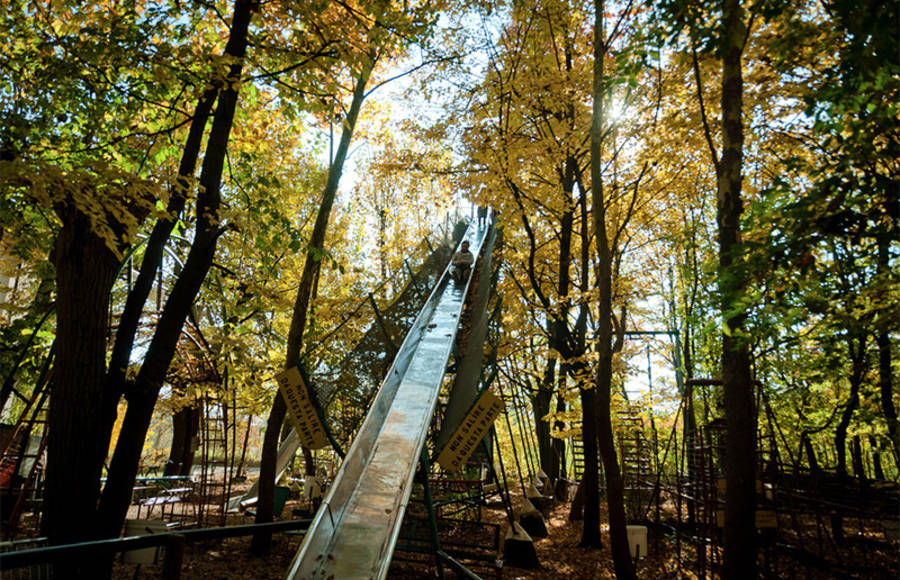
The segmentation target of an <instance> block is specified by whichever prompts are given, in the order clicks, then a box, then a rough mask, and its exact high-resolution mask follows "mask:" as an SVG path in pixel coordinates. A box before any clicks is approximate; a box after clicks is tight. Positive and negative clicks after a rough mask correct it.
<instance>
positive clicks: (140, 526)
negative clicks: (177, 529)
mask: <svg viewBox="0 0 900 580" xmlns="http://www.w3.org/2000/svg"><path fill="white" fill-rule="evenodd" d="M164 533H166V523H165V522H164V521H162V520H125V534H124V536H125V537H128V536H147V535H151V534H164ZM158 554H159V546H157V547H153V548H141V549H140V550H128V551H127V552H124V553H123V554H122V561H123V562H127V563H129V564H155V563H156V557H157V555H158Z"/></svg>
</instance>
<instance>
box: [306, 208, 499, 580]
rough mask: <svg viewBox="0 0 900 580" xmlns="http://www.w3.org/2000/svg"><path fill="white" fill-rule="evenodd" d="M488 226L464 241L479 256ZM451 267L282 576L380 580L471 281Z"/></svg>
mask: <svg viewBox="0 0 900 580" xmlns="http://www.w3.org/2000/svg"><path fill="white" fill-rule="evenodd" d="M487 231H488V229H487V228H479V227H477V226H476V225H474V224H472V225H470V226H469V228H468V230H467V232H466V235H465V236H464V238H463V239H464V240H467V241H468V242H469V243H470V245H471V246H472V251H473V253H474V254H476V255H477V254H479V253H480V251H481V247H482V244H483V242H484V239H485V238H486V233H487ZM451 268H452V265H449V264H448V266H447V267H446V268H445V270H444V272H443V274H442V276H441V278H440V281H439V282H438V284H437V285H435V288H434V289H433V291H432V293H431V295H430V296H429V298H428V300H427V301H426V302H425V305H424V306H423V307H422V309H421V310H420V312H419V314H418V316H417V317H416V320H415V322H413V325H412V327H411V329H410V331H409V333H408V334H407V335H406V338H405V339H404V341H403V344H402V345H401V346H400V348H399V350H398V353H397V356H396V357H395V359H394V362H393V364H392V365H391V368H390V370H389V371H388V374H387V377H386V378H385V380H384V381H383V382H382V384H381V387H380V388H379V389H378V392H377V394H376V396H375V399H374V401H373V403H372V405H371V407H370V408H369V411H368V413H367V415H366V418H365V421H364V422H363V425H362V427H361V428H360V430H359V432H358V433H357V436H356V438H355V439H354V441H353V444H352V445H351V447H350V450H349V451H348V453H347V457H346V459H345V460H344V462H343V464H342V465H341V468H340V470H339V471H338V474H337V476H336V477H335V480H334V483H333V484H332V485H331V487H330V489H329V491H328V494H327V496H326V497H325V500H324V501H323V503H322V506H321V507H320V509H319V511H318V512H317V513H316V516H315V518H314V519H313V522H312V524H311V525H310V528H309V531H308V533H307V534H306V537H305V538H304V541H303V544H302V545H301V547H300V549H299V550H298V551H297V555H296V556H295V558H294V561H293V562H292V564H291V567H290V569H289V571H288V578H312V577H320V576H321V577H323V578H324V577H328V576H329V574H332V575H333V576H334V577H335V578H350V577H367V578H370V577H375V578H382V577H384V575H385V574H386V573H387V568H388V565H389V564H390V559H391V556H392V554H393V551H394V547H395V545H396V542H397V536H398V535H399V532H400V522H401V521H402V519H403V514H404V513H405V511H406V506H407V502H408V499H409V495H410V492H411V491H412V480H413V476H414V474H415V471H416V467H417V465H418V460H419V457H420V454H421V452H422V448H423V446H424V445H425V438H426V436H427V433H428V427H429V425H430V423H431V417H432V415H433V414H434V409H435V406H436V404H437V396H438V392H439V391H440V385H441V381H442V378H443V376H444V371H445V368H446V365H447V359H448V358H449V355H450V352H451V349H452V346H453V343H454V341H455V339H456V332H457V329H458V323H459V319H460V317H461V315H462V309H463V304H464V302H465V297H466V295H467V292H468V287H469V283H470V282H471V276H469V279H468V280H467V281H466V284H465V285H464V287H462V288H460V287H457V286H455V285H454V284H453V283H452V282H451V281H450V270H451Z"/></svg>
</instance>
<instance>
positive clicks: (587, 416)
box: [576, 385, 603, 548]
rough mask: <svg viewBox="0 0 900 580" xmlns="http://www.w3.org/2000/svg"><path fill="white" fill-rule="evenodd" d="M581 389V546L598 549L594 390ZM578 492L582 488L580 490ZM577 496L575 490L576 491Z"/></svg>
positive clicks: (598, 518) (598, 503)
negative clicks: (582, 456) (582, 468)
mask: <svg viewBox="0 0 900 580" xmlns="http://www.w3.org/2000/svg"><path fill="white" fill-rule="evenodd" d="M585 387H587V388H584V387H583V388H581V413H582V420H581V441H582V447H583V449H584V473H583V474H582V475H581V486H580V487H581V488H583V491H582V493H583V494H584V496H583V497H584V525H583V527H582V533H581V545H582V546H583V547H585V548H599V547H601V546H602V545H603V541H602V538H601V536H600V466H599V462H598V459H599V449H598V448H597V432H598V430H599V425H598V417H597V390H596V389H595V388H593V385H585ZM579 491H581V490H579ZM576 497H577V492H576Z"/></svg>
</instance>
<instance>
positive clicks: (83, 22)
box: [0, 0, 900, 577]
mask: <svg viewBox="0 0 900 580" xmlns="http://www.w3.org/2000/svg"><path fill="white" fill-rule="evenodd" d="M897 22H898V8H897V3H896V2H880V1H877V0H869V1H856V0H826V1H822V2H811V1H792V0H778V1H756V2H742V1H739V0H726V1H725V2H707V1H702V2H688V1H684V0H666V1H663V2H640V1H627V2H622V1H615V2H612V1H604V0H595V1H594V2H572V1H567V0H531V1H516V2H508V1H503V0H501V1H496V2H495V1H489V0H485V1H480V2H476V3H468V2H455V1H453V0H441V1H437V2H419V1H405V2H395V1H391V0H352V1H346V2H345V1H338V2H331V1H328V0H316V1H313V2H294V1H291V0H270V1H265V2H259V1H251V0H231V1H225V0H217V1H213V2H200V1H174V0H172V1H170V0H157V1H119V0H108V1H104V2H94V3H83V2H74V1H67V0H54V1H52V2H32V1H27V0H11V1H9V2H7V3H6V8H5V9H4V11H3V13H2V14H0V30H2V32H3V37H4V39H5V41H4V42H3V43H2V44H0V283H3V284H5V285H0V325H2V328H0V381H2V384H3V386H2V392H0V411H2V415H0V417H2V420H3V422H5V423H15V422H16V421H17V420H18V419H19V417H20V415H21V414H22V413H23V409H24V408H25V402H26V401H27V400H28V398H29V396H30V393H35V392H37V389H39V388H42V387H40V385H42V384H44V383H46V382H47V380H48V379H47V368H49V366H50V365H51V361H52V368H53V372H52V395H51V396H50V399H49V400H50V403H49V422H50V424H51V425H54V426H55V427H53V428H51V429H50V431H49V438H48V443H47V454H48V455H47V471H46V477H47V480H46V481H47V483H46V487H45V493H46V501H45V503H44V509H45V515H44V520H43V529H44V532H45V533H46V534H47V535H49V537H50V538H51V542H54V543H64V542H68V541H76V540H84V539H92V538H101V537H109V536H115V535H118V533H119V529H120V528H121V525H122V521H123V519H124V517H125V512H126V511H127V506H128V499H129V498H130V491H131V488H132V486H133V484H134V480H135V477H136V475H137V473H138V470H139V469H140V466H141V465H142V456H144V460H143V462H144V463H146V457H147V456H146V455H145V453H146V450H145V448H149V444H148V443H146V442H147V441H149V440H150V438H149V437H148V432H152V431H153V430H154V429H157V428H158V427H155V425H158V424H159V423H160V421H163V424H165V425H169V424H170V423H169V421H171V425H172V426H173V427H172V428H173V429H175V430H176V431H177V430H178V429H180V428H181V427H178V426H179V425H185V427H184V428H185V429H187V428H188V427H186V425H188V424H189V423H191V421H193V419H190V413H191V412H192V411H191V409H194V408H197V405H198V401H199V400H200V399H201V398H202V397H204V396H207V394H208V393H210V392H213V393H228V396H229V397H232V398H233V400H234V401H235V403H234V404H235V405H236V406H238V407H240V408H241V409H243V412H245V413H246V414H247V415H255V416H257V417H259V416H263V417H264V416H269V426H268V432H267V443H265V445H262V444H261V446H262V453H263V455H264V457H263V458H262V461H263V468H262V469H263V477H262V480H261V482H267V483H261V488H260V489H261V492H260V493H261V497H265V495H264V494H267V493H271V485H273V484H274V479H272V477H273V474H274V471H267V469H270V467H267V464H266V463H265V462H266V461H267V459H265V456H266V454H268V456H270V457H271V456H272V454H273V453H274V445H276V444H277V440H278V433H279V430H280V427H281V423H282V421H283V419H284V410H283V409H281V410H280V411H279V402H278V401H279V399H280V396H279V395H278V394H277V385H276V384H275V383H274V382H273V380H272V377H273V376H274V375H275V374H276V373H277V372H278V371H280V370H281V369H283V368H285V366H290V364H291V363H293V362H296V361H297V360H302V361H303V364H305V365H306V366H307V368H310V369H314V368H321V367H322V366H328V365H334V364H337V362H336V361H337V359H338V358H339V356H338V353H342V352H344V349H347V350H349V348H350V346H351V345H352V344H353V343H355V341H357V340H359V339H360V337H362V336H363V334H364V332H365V329H366V328H367V325H368V324H369V323H370V322H371V321H372V320H375V318H371V319H363V318H361V316H360V315H359V312H360V311H361V309H363V308H365V309H372V313H371V316H372V317H374V316H376V315H378V316H380V314H379V312H380V311H379V308H382V307H385V305H386V304H387V303H389V302H390V300H392V299H393V297H394V296H397V295H398V294H400V293H401V292H402V291H403V289H404V287H405V286H406V285H407V284H408V281H409V279H410V278H411V277H415V274H414V272H413V270H414V269H418V268H419V265H420V263H422V262H423V261H424V260H425V259H426V256H427V255H429V253H430V252H431V251H433V250H434V248H435V247H437V246H439V245H440V244H441V243H444V241H445V240H446V239H447V238H449V236H450V233H451V231H452V229H453V226H454V225H455V223H456V222H457V221H459V220H460V219H463V218H472V217H474V215H475V214H474V212H475V208H476V207H490V208H491V210H492V212H493V218H492V219H493V222H494V224H495V225H496V227H498V228H501V229H502V244H498V249H497V250H495V258H494V260H495V262H497V263H498V264H499V266H498V275H497V278H496V288H495V295H496V297H495V301H496V302H494V303H492V307H494V305H496V308H497V309H498V312H499V315H498V316H497V317H496V318H495V319H494V320H495V321H496V329H497V332H498V335H497V336H498V337H499V338H497V339H496V343H495V344H494V345H493V348H494V350H493V352H492V354H491V356H492V357H493V359H492V360H494V361H495V362H494V364H495V365H496V369H497V370H496V373H495V377H496V378H495V380H496V381H497V382H498V383H499V384H501V385H503V386H504V387H505V388H507V389H515V390H516V391H517V392H520V393H523V394H524V399H525V400H526V401H527V407H528V412H529V413H530V414H531V415H532V419H531V420H532V421H533V424H534V429H535V431H536V439H537V448H538V451H539V460H540V465H541V467H542V468H543V469H544V470H545V471H546V472H547V474H548V475H549V476H550V477H551V478H552V479H554V480H555V479H559V478H563V479H565V478H566V477H567V476H566V469H567V463H566V459H565V453H566V451H565V441H566V440H567V438H568V437H570V436H572V435H575V436H576V437H579V436H581V437H584V438H585V453H586V461H587V464H586V465H587V467H586V469H588V471H592V472H594V477H597V473H598V471H599V469H600V467H599V464H600V463H602V465H603V472H604V473H605V477H606V478H607V480H609V478H610V477H615V473H617V468H616V451H615V449H614V447H613V443H612V441H613V440H612V434H613V431H614V429H616V428H617V424H616V423H615V420H614V417H615V412H616V410H617V409H619V408H623V407H624V406H626V405H632V406H633V405H637V406H639V407H640V408H641V409H643V411H642V412H643V413H645V414H647V415H651V414H655V416H656V417H657V422H658V424H659V426H660V428H661V429H662V430H664V431H666V432H675V433H676V434H677V436H678V437H680V438H692V437H695V436H696V435H697V433H698V432H699V430H701V429H702V428H703V427H704V426H707V425H711V424H714V423H715V422H716V421H718V420H727V422H728V429H729V431H728V434H729V435H728V437H729V445H732V444H733V445H736V446H740V445H744V447H734V448H731V447H729V449H730V452H731V454H732V455H731V456H732V457H736V456H737V453H738V452H739V450H740V449H743V450H744V451H747V450H749V452H750V454H751V455H754V454H755V453H756V450H757V449H759V448H760V447H761V446H762V442H763V441H769V440H772V441H775V440H777V445H778V447H779V449H780V456H779V457H778V460H779V461H781V462H784V463H785V464H789V465H791V467H792V468H794V469H822V470H826V471H830V472H833V473H835V474H837V475H838V476H839V477H843V478H851V477H855V478H859V479H866V478H876V479H886V480H892V481H894V482H896V481H897V479H898V477H900V473H898V467H900V421H898V414H897V407H898V405H900V397H898V394H897V377H898V375H900V363H898V361H897V359H896V356H895V355H896V354H897V339H898V338H900V336H898V335H900V286H898V255H900V235H898V234H900V227H898V226H900V192H898V183H900V122H898V121H900V111H898V107H900V38H898V29H897ZM370 301H371V302H370ZM361 305H363V306H361ZM336 328H340V329H341V330H340V334H335V332H336V331H335V329H336ZM642 332H644V333H647V334H644V335H641V334H640V333H642ZM654 333H655V334H654ZM395 338H397V342H398V343H399V342H400V341H402V336H400V337H399V338H398V337H395ZM329 340H330V341H332V342H327V341H329ZM323 345H324V346H323ZM648 374H651V375H653V374H655V376H653V377H647V378H646V381H648V382H649V386H650V388H649V389H647V388H641V389H636V388H635V385H636V384H638V383H642V382H643V381H645V375H648ZM701 379H711V380H712V382H710V383H708V384H701V383H698V382H697V381H699V380H701ZM716 381H722V383H717V382H716ZM698 385H700V386H698ZM723 385H724V386H723ZM688 414H689V415H690V416H689V417H688ZM164 428H165V427H164ZM248 432H249V431H248ZM186 433H187V431H186ZM739 433H744V434H746V437H745V438H741V437H739ZM661 438H662V436H661ZM588 439H589V440H590V441H591V443H588ZM607 439H608V440H607ZM189 440H190V437H188V438H187V439H185V441H189ZM605 442H606V443H608V445H607V446H606V447H605V446H604V445H605ZM183 444H184V445H187V443H183ZM192 451H193V450H188V453H189V454H190V453H192ZM155 452H157V453H162V452H161V451H160V450H155ZM170 457H174V452H173V455H171V456H170ZM191 457H192V456H191ZM770 459H772V460H773V461H774V458H771V457H770ZM272 460H273V461H274V459H272ZM191 461H193V459H190V460H188V461H187V462H188V464H189V463H190V462H191ZM569 461H571V458H570V459H569ZM738 467H739V466H732V467H728V465H726V467H725V469H726V471H728V470H729V469H732V470H734V469H738ZM745 467H746V469H748V470H750V471H751V472H752V471H753V470H754V469H758V470H761V469H763V468H764V466H763V465H758V464H754V462H752V461H751V462H749V465H747V466H745ZM674 468H675V466H673V465H670V466H665V465H663V466H662V467H661V469H674ZM271 469H274V467H271ZM729 473H730V472H729ZM734 473H737V472H734ZM570 475H571V474H570ZM745 476H746V477H745ZM728 477H731V475H729V476H728ZM747 477H749V480H747ZM101 478H104V479H105V481H107V483H106V485H105V487H101ZM267 478H268V479H272V480H271V481H268V480H267ZM753 479H754V475H753V473H750V474H749V475H747V474H746V473H744V475H741V476H738V475H734V479H728V482H729V483H728V485H729V486H733V489H737V485H738V483H739V482H743V483H741V485H745V488H742V489H745V491H747V489H749V491H748V492H747V493H750V494H752V493H753V490H752V489H750V488H747V487H746V486H751V487H752V481H753ZM266 485H268V486H269V487H266ZM593 485H594V487H596V485H597V481H596V480H595V481H594V482H593ZM610 485H612V484H610ZM611 489H612V488H611ZM733 493H734V495H733V497H734V498H737V497H738V496H737V492H736V491H735V492H733ZM610 495H611V496H612V495H614V494H613V492H612V491H610ZM594 501H595V502H596V501H599V500H598V499H597V498H594ZM610 501H611V502H613V501H615V498H614V497H611V498H610ZM734 501H736V500H734ZM610 505H611V507H610V518H611V520H612V519H613V518H614V517H616V516H615V513H614V510H613V508H612V504H610ZM736 506H737V504H736V503H734V502H733V501H732V500H729V503H728V506H727V507H726V522H728V523H727V524H726V532H725V533H726V545H728V543H729V541H731V542H732V543H735V542H737V539H738V538H739V537H740V535H739V534H740V533H741V531H740V529H739V528H738V527H733V526H732V524H734V526H737V525H738V523H740V522H745V523H746V521H747V518H748V517H752V512H751V513H750V515H749V516H748V515H747V513H745V512H741V511H740V508H739V507H736ZM586 509H587V510H588V514H587V515H586V518H585V532H584V533H585V536H584V537H585V540H584V541H585V543H587V544H591V543H592V542H594V541H595V540H593V539H591V534H592V533H595V534H596V541H597V542H599V533H600V528H599V523H598V522H597V521H595V520H591V517H590V513H591V512H592V511H593V512H596V509H597V506H596V503H595V504H591V503H590V500H589V501H588V504H587V506H586ZM750 509H752V508H750ZM261 513H262V515H261V518H262V519H263V520H264V519H266V518H267V517H268V518H269V519H270V518H271V512H269V513H268V514H267V513H266V512H265V508H263V509H262V510H261ZM616 513H617V512H616ZM622 517H623V518H624V514H623V516H622ZM74 521H79V522H91V524H90V525H88V524H86V525H87V527H88V528H89V529H88V531H87V532H85V531H83V528H77V530H78V531H76V527H74V526H72V525H71V522H74ZM735 522H738V523H735ZM622 523H624V519H623V520H622ZM613 525H615V523H613ZM592 526H593V527H594V528H596V529H594V528H592ZM751 527H752V526H751ZM613 533H614V532H613ZM613 543H614V545H615V543H616V540H615V539H613ZM614 550H615V548H614ZM751 557H752V555H751ZM728 558H729V556H727V555H726V563H725V566H726V569H728V567H729V566H732V567H735V566H739V565H740V564H739V560H729V559H728ZM616 569H617V572H618V573H619V574H620V576H621V577H625V576H628V574H629V570H628V569H627V566H625V564H620V562H619V561H618V560H617V567H616ZM731 569H732V570H734V569H736V568H731ZM631 573H633V571H632V572H631Z"/></svg>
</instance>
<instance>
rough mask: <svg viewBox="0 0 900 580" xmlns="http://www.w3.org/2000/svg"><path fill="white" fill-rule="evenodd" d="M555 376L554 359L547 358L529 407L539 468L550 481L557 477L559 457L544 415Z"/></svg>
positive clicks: (548, 410)
mask: <svg viewBox="0 0 900 580" xmlns="http://www.w3.org/2000/svg"><path fill="white" fill-rule="evenodd" d="M555 377H556V359H555V358H550V359H548V360H547V366H546V368H545V369H544V376H543V377H542V378H541V382H540V384H539V386H538V390H537V392H536V393H535V395H534V396H533V397H532V398H531V408H532V411H533V412H534V430H535V434H536V435H537V442H538V456H539V464H540V467H541V469H543V470H544V472H545V473H546V474H547V477H549V478H550V480H551V481H556V480H557V479H558V478H559V458H558V457H557V456H554V450H553V442H554V439H552V438H551V437H550V423H549V422H548V421H545V420H544V417H546V416H547V414H548V413H549V412H550V402H551V401H552V400H553V393H554V392H555V389H554V382H555V380H554V379H555Z"/></svg>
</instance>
